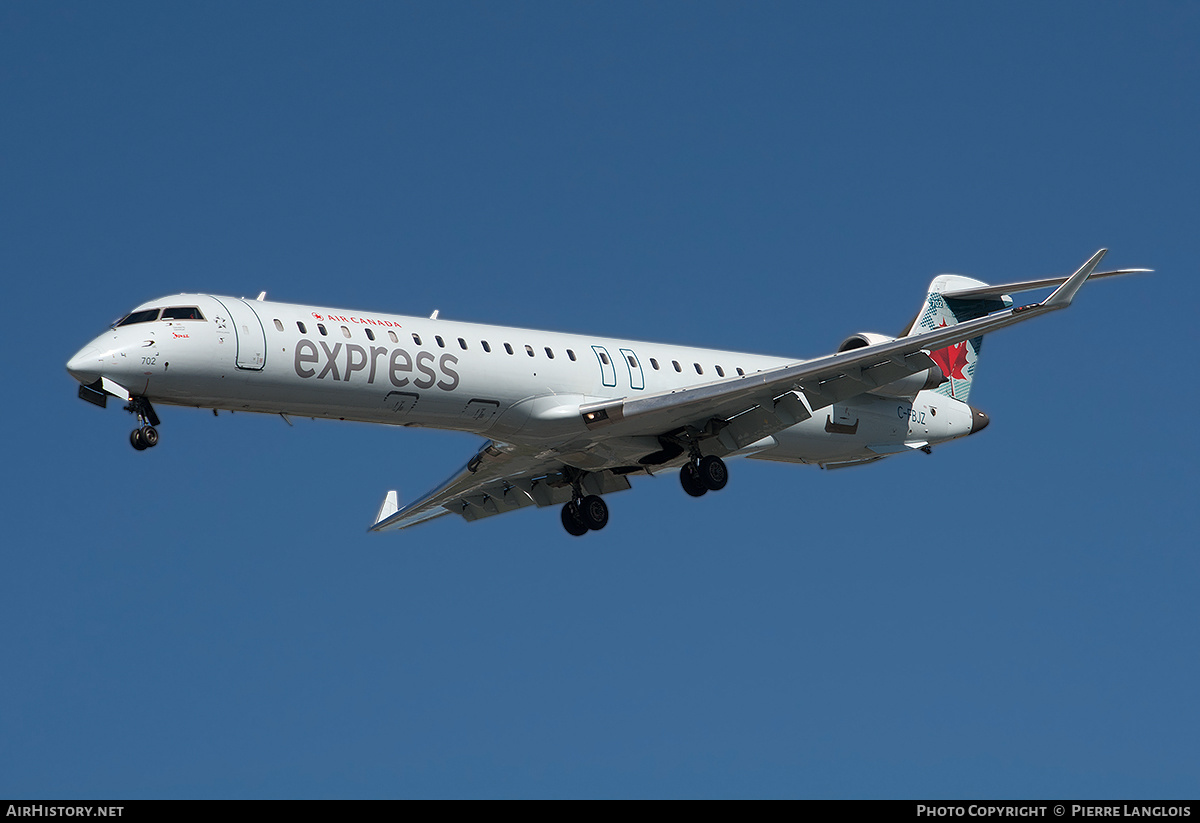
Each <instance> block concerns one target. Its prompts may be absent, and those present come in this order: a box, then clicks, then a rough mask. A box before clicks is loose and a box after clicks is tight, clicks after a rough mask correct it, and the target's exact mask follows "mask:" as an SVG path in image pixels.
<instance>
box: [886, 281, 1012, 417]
mask: <svg viewBox="0 0 1200 823" xmlns="http://www.w3.org/2000/svg"><path fill="white" fill-rule="evenodd" d="M986 286H987V284H986V283H984V282H982V281H980V280H974V279H972V278H970V277H963V276H962V275H959V274H940V275H938V276H937V277H935V278H934V280H933V282H932V283H930V284H929V295H928V296H927V297H926V298H925V305H924V306H923V307H922V308H921V311H920V313H919V314H918V315H917V317H916V318H915V319H914V320H913V322H912V323H911V324H910V325H909V327H908V329H907V331H906V332H905V334H904V336H905V337H912V336H913V335H917V334H922V333H924V332H928V331H933V330H935V329H938V328H945V327H948V326H955V325H958V324H959V323H965V322H966V321H968V320H974V319H975V318H976V317H983V316H984V315H985V314H991V313H992V312H994V311H999V310H1001V309H1007V308H1009V307H1011V306H1012V304H1013V300H1012V298H1011V297H1009V296H1008V295H1006V294H1002V295H986V296H982V297H950V296H948V294H947V293H948V292H962V291H965V290H970V289H979V288H981V287H986ZM982 347H983V337H982V335H981V336H979V337H972V338H971V339H970V340H964V341H963V342H961V343H955V344H953V345H950V346H947V347H946V348H944V349H938V350H937V351H931V352H930V353H929V356H930V357H932V358H933V361H934V362H935V363H937V364H938V366H940V367H941V369H942V371H943V372H944V373H945V375H946V378H947V379H946V382H945V383H943V384H942V385H940V386H938V387H937V388H936V389H934V391H936V392H937V393H939V394H944V395H946V396H947V397H953V398H954V399H956V400H961V401H963V402H964V403H966V402H967V401H968V398H969V397H970V396H971V382H972V381H973V380H974V379H975V368H976V366H977V365H978V363H979V351H980V349H981V348H982Z"/></svg>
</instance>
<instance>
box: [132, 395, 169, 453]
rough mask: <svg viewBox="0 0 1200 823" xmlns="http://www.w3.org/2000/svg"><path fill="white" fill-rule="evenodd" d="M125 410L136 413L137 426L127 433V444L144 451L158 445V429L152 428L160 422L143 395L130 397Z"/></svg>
mask: <svg viewBox="0 0 1200 823" xmlns="http://www.w3.org/2000/svg"><path fill="white" fill-rule="evenodd" d="M125 411H127V412H130V413H132V414H135V415H137V419H138V423H139V425H138V427H137V428H136V429H134V430H133V431H131V432H130V433H129V444H130V445H131V446H133V447H134V448H135V449H137V450H138V451H145V450H146V449H149V448H151V447H153V446H157V445H158V429H156V428H154V427H155V426H157V425H159V423H160V422H161V421H160V420H159V419H158V415H157V414H155V413H154V407H153V406H151V405H150V401H149V400H147V399H146V398H144V397H134V398H132V399H130V401H129V405H128V406H126V407H125Z"/></svg>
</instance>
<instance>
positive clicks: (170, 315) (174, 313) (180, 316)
mask: <svg viewBox="0 0 1200 823" xmlns="http://www.w3.org/2000/svg"><path fill="white" fill-rule="evenodd" d="M162 319H163V320H203V319H204V315H202V314H201V313H200V309H198V308H196V307H195V306H173V307H172V308H169V309H163V313H162Z"/></svg>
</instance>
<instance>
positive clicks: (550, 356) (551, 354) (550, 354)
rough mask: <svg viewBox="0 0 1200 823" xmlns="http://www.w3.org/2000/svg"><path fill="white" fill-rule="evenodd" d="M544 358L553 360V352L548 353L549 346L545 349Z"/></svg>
mask: <svg viewBox="0 0 1200 823" xmlns="http://www.w3.org/2000/svg"><path fill="white" fill-rule="evenodd" d="M546 356H547V357H549V358H550V359H551V360H553V359H554V352H552V351H550V347H549V346H547V347H546Z"/></svg>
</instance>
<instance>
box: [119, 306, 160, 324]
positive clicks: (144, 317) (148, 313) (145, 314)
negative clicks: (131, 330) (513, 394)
mask: <svg viewBox="0 0 1200 823" xmlns="http://www.w3.org/2000/svg"><path fill="white" fill-rule="evenodd" d="M157 319H158V309H142V310H141V311H135V312H134V313H133V314H130V315H128V316H127V317H126V318H125V319H124V320H121V321H120V322H118V323H117V325H118V326H132V325H133V324H134V323H149V322H150V321H151V320H157Z"/></svg>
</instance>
